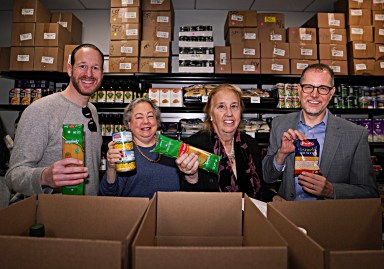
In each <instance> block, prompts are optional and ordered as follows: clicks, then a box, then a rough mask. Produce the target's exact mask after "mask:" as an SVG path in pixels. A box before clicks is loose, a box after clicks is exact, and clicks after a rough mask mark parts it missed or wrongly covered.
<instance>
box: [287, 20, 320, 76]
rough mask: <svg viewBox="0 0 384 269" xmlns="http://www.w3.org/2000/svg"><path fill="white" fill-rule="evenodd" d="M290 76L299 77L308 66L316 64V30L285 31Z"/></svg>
mask: <svg viewBox="0 0 384 269" xmlns="http://www.w3.org/2000/svg"><path fill="white" fill-rule="evenodd" d="M287 37H288V42H289V55H290V58H291V60H290V68H291V74H295V75H296V74H297V75H300V74H301V73H302V72H303V69H304V68H306V67H307V66H308V65H311V64H315V63H318V62H319V61H318V56H317V55H318V53H317V31H316V28H297V27H292V28H288V29H287Z"/></svg>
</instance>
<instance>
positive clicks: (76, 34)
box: [51, 12, 83, 44]
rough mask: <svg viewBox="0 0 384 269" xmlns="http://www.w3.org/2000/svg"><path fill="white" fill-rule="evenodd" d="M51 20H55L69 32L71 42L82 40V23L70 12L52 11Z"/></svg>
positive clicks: (79, 42) (80, 41) (77, 42)
mask: <svg viewBox="0 0 384 269" xmlns="http://www.w3.org/2000/svg"><path fill="white" fill-rule="evenodd" d="M51 22H56V23H58V24H60V25H61V26H63V27H64V28H66V29H67V30H68V31H69V32H70V33H71V38H72V43H73V44H82V43H83V42H82V41H83V23H82V22H81V21H80V20H79V18H77V17H76V16H75V15H74V14H73V13H71V12H53V13H52V16H51Z"/></svg>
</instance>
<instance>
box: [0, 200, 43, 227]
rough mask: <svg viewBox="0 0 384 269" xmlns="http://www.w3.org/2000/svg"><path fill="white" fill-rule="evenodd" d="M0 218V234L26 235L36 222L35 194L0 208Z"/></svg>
mask: <svg viewBox="0 0 384 269" xmlns="http://www.w3.org/2000/svg"><path fill="white" fill-rule="evenodd" d="M0 219H1V220H2V221H0V235H28V233H29V227H30V226H31V225H33V224H35V223H36V195H33V196H31V197H29V198H27V199H25V200H23V201H20V202H18V203H15V204H12V205H10V206H8V207H5V208H3V209H1V210H0ZM4 220H6V221H4Z"/></svg>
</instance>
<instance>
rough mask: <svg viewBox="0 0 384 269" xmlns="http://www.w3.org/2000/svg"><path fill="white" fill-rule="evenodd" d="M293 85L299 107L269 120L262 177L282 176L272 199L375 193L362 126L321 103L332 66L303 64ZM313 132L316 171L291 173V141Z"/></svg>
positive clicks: (330, 84) (327, 94)
mask: <svg viewBox="0 0 384 269" xmlns="http://www.w3.org/2000/svg"><path fill="white" fill-rule="evenodd" d="M298 90H299V97H300V102H301V106H302V110H301V111H300V112H293V113H290V114H286V115H282V116H280V117H277V118H275V119H274V120H273V122H272V128H271V134H270V141H269V147H268V152H267V155H266V156H265V158H264V159H263V175H264V180H265V181H266V182H267V183H273V182H276V181H277V180H278V179H282V181H281V184H280V189H279V195H276V196H275V197H274V201H276V200H315V199H350V198H372V197H378V196H379V194H378V189H377V185H376V178H375V174H374V171H373V167H372V163H371V159H370V151H369V145H368V132H367V130H366V129H365V128H363V127H361V126H358V125H356V124H353V123H351V122H348V121H346V120H344V119H341V118H337V117H335V116H334V115H332V114H331V113H330V111H329V110H328V109H327V105H328V103H329V101H330V100H331V99H332V96H333V94H334V93H335V87H334V74H333V71H332V69H330V68H329V66H327V65H324V64H314V65H310V66H308V67H307V68H306V69H304V71H303V73H302V75H301V78H300V85H299V86H298ZM313 138H316V139H317V140H318V142H319V144H320V152H319V155H320V156H319V157H320V160H319V163H320V173H319V174H315V173H309V172H302V173H301V174H300V175H299V176H298V177H295V176H294V168H295V160H294V155H295V153H294V152H295V145H294V141H295V140H296V139H299V140H305V139H313Z"/></svg>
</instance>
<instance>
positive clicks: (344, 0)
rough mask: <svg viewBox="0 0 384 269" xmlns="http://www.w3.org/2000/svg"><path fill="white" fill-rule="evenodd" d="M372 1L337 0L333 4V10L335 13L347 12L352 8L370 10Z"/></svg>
mask: <svg viewBox="0 0 384 269" xmlns="http://www.w3.org/2000/svg"><path fill="white" fill-rule="evenodd" d="M371 2H372V0H358V1H356V0H338V1H337V2H336V3H335V4H334V10H335V11H336V12H344V13H345V12H347V11H348V10H349V9H352V8H367V9H371Z"/></svg>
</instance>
